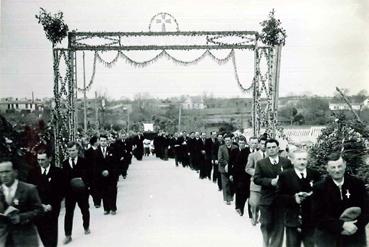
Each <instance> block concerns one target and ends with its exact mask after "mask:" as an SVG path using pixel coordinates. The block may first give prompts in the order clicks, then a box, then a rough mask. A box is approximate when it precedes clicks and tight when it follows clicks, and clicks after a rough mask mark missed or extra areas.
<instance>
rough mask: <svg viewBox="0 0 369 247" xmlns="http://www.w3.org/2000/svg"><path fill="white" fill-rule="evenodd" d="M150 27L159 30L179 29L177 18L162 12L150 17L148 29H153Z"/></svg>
mask: <svg viewBox="0 0 369 247" xmlns="http://www.w3.org/2000/svg"><path fill="white" fill-rule="evenodd" d="M155 27H156V28H155ZM152 29H154V30H155V29H156V30H160V31H161V32H168V31H179V28H178V23H177V20H176V19H175V18H174V17H173V16H172V15H170V14H168V13H164V12H163V13H158V14H156V15H154V16H153V17H152V18H151V21H150V25H149V31H150V32H152V31H154V30H152ZM173 29H175V30H173Z"/></svg>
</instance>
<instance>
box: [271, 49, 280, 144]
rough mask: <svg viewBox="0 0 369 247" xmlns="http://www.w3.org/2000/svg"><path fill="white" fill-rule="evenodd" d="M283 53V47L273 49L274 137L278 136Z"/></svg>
mask: <svg viewBox="0 0 369 247" xmlns="http://www.w3.org/2000/svg"><path fill="white" fill-rule="evenodd" d="M281 52H282V45H278V46H275V47H273V53H274V56H273V75H272V80H273V81H272V83H273V91H272V94H273V95H272V96H273V97H272V128H273V129H272V134H273V137H275V136H276V134H277V129H276V127H277V121H278V99H279V77H280V69H281Z"/></svg>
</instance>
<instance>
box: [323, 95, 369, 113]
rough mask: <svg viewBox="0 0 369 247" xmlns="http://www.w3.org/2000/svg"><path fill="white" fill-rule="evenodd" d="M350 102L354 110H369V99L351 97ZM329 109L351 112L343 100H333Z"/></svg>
mask: <svg viewBox="0 0 369 247" xmlns="http://www.w3.org/2000/svg"><path fill="white" fill-rule="evenodd" d="M349 100H350V102H351V105H352V109H353V110H356V111H359V110H362V109H368V108H369V98H366V99H363V98H362V97H350V98H349ZM329 109H330V110H331V111H346V110H350V107H349V106H348V105H347V103H346V102H345V101H344V100H343V99H336V98H333V99H332V100H331V102H329Z"/></svg>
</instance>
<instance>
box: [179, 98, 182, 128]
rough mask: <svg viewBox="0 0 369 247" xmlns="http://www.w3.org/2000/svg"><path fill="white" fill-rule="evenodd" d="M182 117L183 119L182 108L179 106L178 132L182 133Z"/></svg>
mask: <svg viewBox="0 0 369 247" xmlns="http://www.w3.org/2000/svg"><path fill="white" fill-rule="evenodd" d="M181 117H182V107H181V104H179V111H178V132H180V131H181Z"/></svg>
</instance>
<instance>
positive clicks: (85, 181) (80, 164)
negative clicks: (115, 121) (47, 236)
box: [62, 142, 90, 244]
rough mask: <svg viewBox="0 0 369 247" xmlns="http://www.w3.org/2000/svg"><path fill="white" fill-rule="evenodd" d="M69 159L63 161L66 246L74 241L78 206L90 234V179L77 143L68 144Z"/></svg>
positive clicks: (86, 229)
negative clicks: (73, 234) (74, 220)
mask: <svg viewBox="0 0 369 247" xmlns="http://www.w3.org/2000/svg"><path fill="white" fill-rule="evenodd" d="M67 152H68V158H67V159H66V160H64V161H63V163H62V165H63V168H62V170H63V173H64V176H65V181H66V182H65V183H66V188H65V192H66V195H65V217H64V233H65V239H64V244H68V243H70V242H71V241H72V229H73V215H74V209H75V207H76V204H78V207H79V208H80V210H81V213H82V220H83V228H84V230H85V234H90V209H89V208H90V205H89V203H88V197H89V186H90V184H89V177H88V167H87V164H86V160H85V159H84V158H82V157H79V156H78V149H77V143H76V142H69V143H68V144H67Z"/></svg>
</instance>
